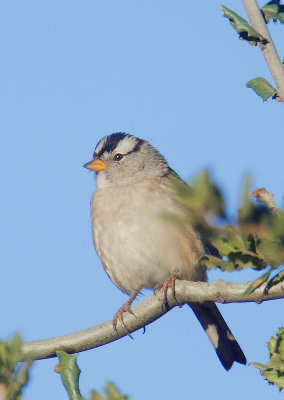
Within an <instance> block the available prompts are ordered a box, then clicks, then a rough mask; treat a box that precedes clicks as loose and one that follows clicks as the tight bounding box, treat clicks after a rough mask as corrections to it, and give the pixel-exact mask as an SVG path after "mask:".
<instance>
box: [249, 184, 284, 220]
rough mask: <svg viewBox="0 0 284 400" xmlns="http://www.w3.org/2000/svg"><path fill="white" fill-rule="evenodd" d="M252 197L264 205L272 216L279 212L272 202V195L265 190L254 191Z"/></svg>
mask: <svg viewBox="0 0 284 400" xmlns="http://www.w3.org/2000/svg"><path fill="white" fill-rule="evenodd" d="M252 195H253V196H254V197H255V198H256V199H257V201H259V202H261V203H263V204H265V205H266V207H267V208H268V209H269V210H270V211H271V212H272V213H273V214H278V213H279V211H280V210H279V208H278V207H277V205H276V204H275V202H274V199H273V194H272V193H269V192H267V191H266V189H265V188H259V189H255V191H254V192H253V194H252Z"/></svg>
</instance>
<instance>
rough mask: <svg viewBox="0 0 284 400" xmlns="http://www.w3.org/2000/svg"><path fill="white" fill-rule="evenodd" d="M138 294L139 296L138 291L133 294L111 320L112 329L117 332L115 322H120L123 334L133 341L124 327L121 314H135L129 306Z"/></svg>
mask: <svg viewBox="0 0 284 400" xmlns="http://www.w3.org/2000/svg"><path fill="white" fill-rule="evenodd" d="M138 294H139V291H136V292H133V293H132V295H131V297H130V298H129V299H128V300H127V302H126V303H125V304H123V306H122V307H121V308H120V309H119V310H118V311H117V313H115V314H114V317H113V320H112V325H113V329H114V330H115V331H116V332H117V321H120V323H121V325H122V327H123V329H124V332H125V333H126V334H127V335H128V336H130V337H131V339H133V337H132V336H131V334H130V332H129V330H128V328H127V326H126V325H125V322H124V319H123V314H124V313H126V312H128V313H130V314H132V315H134V316H135V314H134V313H133V311H132V310H131V304H132V303H133V301H134V300H135V298H136V297H137V295H138Z"/></svg>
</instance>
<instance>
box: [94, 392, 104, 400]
mask: <svg viewBox="0 0 284 400" xmlns="http://www.w3.org/2000/svg"><path fill="white" fill-rule="evenodd" d="M90 400H106V398H105V397H104V396H103V395H102V394H100V393H99V392H96V391H95V390H91V391H90Z"/></svg>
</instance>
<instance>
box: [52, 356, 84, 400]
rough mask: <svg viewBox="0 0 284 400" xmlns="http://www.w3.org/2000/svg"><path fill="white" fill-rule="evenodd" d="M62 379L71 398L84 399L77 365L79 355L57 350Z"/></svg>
mask: <svg viewBox="0 0 284 400" xmlns="http://www.w3.org/2000/svg"><path fill="white" fill-rule="evenodd" d="M56 355H57V357H58V358H59V367H58V368H57V370H58V372H59V373H60V377H61V381H62V383H63V385H64V387H65V389H66V391H67V393H68V396H69V399H70V400H83V397H82V396H81V394H80V391H79V376H80V373H81V371H80V369H79V367H78V365H77V355H74V354H68V353H66V352H65V351H57V352H56Z"/></svg>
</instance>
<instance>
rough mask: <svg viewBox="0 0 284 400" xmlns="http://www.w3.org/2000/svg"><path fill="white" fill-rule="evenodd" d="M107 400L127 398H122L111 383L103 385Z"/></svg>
mask: <svg viewBox="0 0 284 400" xmlns="http://www.w3.org/2000/svg"><path fill="white" fill-rule="evenodd" d="M105 392H106V394H107V400H128V396H123V395H122V394H121V393H120V391H119V390H118V389H117V387H116V386H115V385H114V384H113V383H112V382H107V384H106V385H105Z"/></svg>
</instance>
